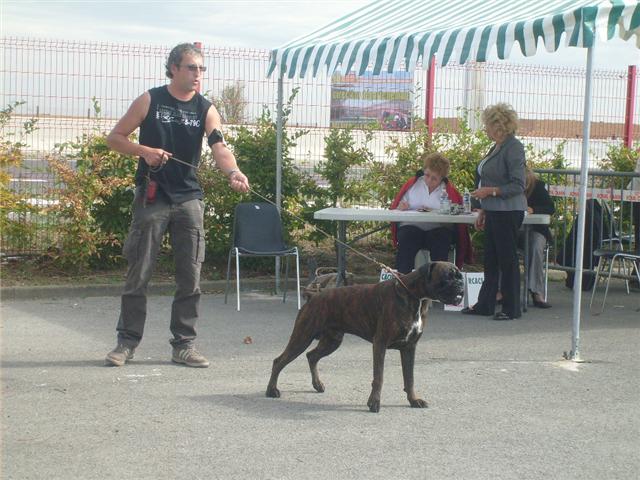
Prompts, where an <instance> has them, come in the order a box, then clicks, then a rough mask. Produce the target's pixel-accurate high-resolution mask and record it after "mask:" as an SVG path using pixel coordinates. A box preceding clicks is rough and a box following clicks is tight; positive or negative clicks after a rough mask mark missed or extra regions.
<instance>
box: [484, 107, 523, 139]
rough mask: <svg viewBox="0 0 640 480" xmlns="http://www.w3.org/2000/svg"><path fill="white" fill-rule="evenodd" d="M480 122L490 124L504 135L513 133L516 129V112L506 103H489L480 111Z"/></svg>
mask: <svg viewBox="0 0 640 480" xmlns="http://www.w3.org/2000/svg"><path fill="white" fill-rule="evenodd" d="M482 122H483V123H484V124H485V125H491V126H492V127H495V128H496V129H497V130H498V131H500V132H502V133H503V134H505V135H513V134H514V133H516V130H518V114H517V113H516V111H515V110H514V109H513V107H512V106H511V105H509V104H507V103H496V104H495V105H490V106H488V107H487V108H485V109H484V111H483V112H482Z"/></svg>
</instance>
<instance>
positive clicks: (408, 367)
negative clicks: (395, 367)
mask: <svg viewBox="0 0 640 480" xmlns="http://www.w3.org/2000/svg"><path fill="white" fill-rule="evenodd" d="M415 357H416V345H415V343H414V344H412V345H407V346H406V347H405V348H403V349H402V350H400V360H401V362H402V378H403V379H404V391H405V392H406V393H407V400H409V404H410V405H411V406H412V407H414V408H426V407H427V402H425V401H424V400H422V399H421V398H418V396H417V395H416V392H415V390H414V388H413V365H414V362H415Z"/></svg>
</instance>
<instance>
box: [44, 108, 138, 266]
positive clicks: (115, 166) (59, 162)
mask: <svg viewBox="0 0 640 480" xmlns="http://www.w3.org/2000/svg"><path fill="white" fill-rule="evenodd" d="M93 100H94V110H95V112H96V117H97V119H96V124H95V125H94V128H93V132H91V133H88V134H83V135H82V136H81V137H78V138H76V140H75V141H71V142H66V143H63V144H59V145H56V152H55V154H54V155H53V156H52V157H51V158H50V159H49V164H50V167H51V170H52V172H53V173H54V176H55V182H56V187H55V189H54V191H53V193H54V195H55V196H56V197H57V198H59V200H60V203H59V204H58V205H56V206H54V207H52V208H51V209H50V212H51V213H52V214H53V215H54V216H55V218H56V219H57V229H56V236H57V244H56V246H55V248H54V249H52V250H51V251H50V256H51V257H52V259H53V261H54V264H56V265H57V266H59V267H61V268H64V269H77V270H82V269H85V268H89V267H93V268H108V267H112V266H115V265H119V264H121V263H122V261H123V259H122V244H123V243H124V240H125V238H126V235H127V232H128V229H129V224H130V223H131V216H132V211H131V205H132V201H133V195H134V175H135V171H136V166H137V159H136V158H134V157H131V156H128V155H122V154H120V153H117V152H115V151H113V150H111V149H110V148H109V147H108V146H107V142H106V139H107V132H105V131H102V130H101V120H100V107H99V105H98V104H97V102H96V100H95V99H93ZM74 163H75V168H74V166H73V165H74Z"/></svg>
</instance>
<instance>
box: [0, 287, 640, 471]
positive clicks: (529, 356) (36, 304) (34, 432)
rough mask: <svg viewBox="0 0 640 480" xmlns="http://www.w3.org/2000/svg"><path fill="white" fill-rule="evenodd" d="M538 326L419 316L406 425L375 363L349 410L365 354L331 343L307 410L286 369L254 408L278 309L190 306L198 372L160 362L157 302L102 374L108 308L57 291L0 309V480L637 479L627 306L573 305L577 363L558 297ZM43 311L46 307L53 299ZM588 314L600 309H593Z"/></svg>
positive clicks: (303, 370)
mask: <svg viewBox="0 0 640 480" xmlns="http://www.w3.org/2000/svg"><path fill="white" fill-rule="evenodd" d="M551 287H552V288H551V295H550V302H551V303H552V304H553V308H551V309H549V310H539V309H531V310H530V311H529V312H528V313H526V314H525V315H524V316H523V317H522V318H521V319H518V320H515V321H512V322H496V321H493V320H491V319H488V318H484V317H469V316H464V315H461V314H459V313H455V312H445V311H443V309H442V307H441V306H440V305H438V304H435V305H434V306H433V307H432V309H431V311H430V314H429V319H428V322H429V323H428V325H427V327H426V329H425V334H424V335H423V337H422V340H421V341H420V343H419V345H418V351H417V356H416V367H415V377H416V387H417V391H418V392H419V393H420V394H422V395H423V396H424V398H425V399H426V400H427V401H428V402H429V408H427V409H413V408H410V407H409V406H408V402H407V400H406V397H405V395H404V392H403V391H402V375H401V367H400V358H399V354H398V353H397V352H396V351H389V352H388V354H387V357H386V364H385V379H384V380H385V382H384V386H383V390H382V407H381V411H380V413H378V414H373V413H370V412H369V411H368V409H367V407H366V401H367V397H368V395H369V391H370V383H371V378H372V358H371V354H372V349H371V345H370V344H369V343H367V342H365V341H363V340H361V339H358V338H355V337H350V336H347V337H345V341H344V342H343V345H342V346H341V347H340V349H339V350H338V351H337V352H335V353H334V354H333V355H331V356H329V357H327V358H325V359H323V360H322V361H321V362H320V374H321V377H322V379H323V381H324V383H325V386H326V392H325V393H322V394H319V393H316V392H315V391H314V390H313V388H312V386H311V380H310V375H309V371H308V366H307V361H306V358H305V357H304V356H300V357H299V358H298V359H296V360H295V361H294V362H293V363H291V364H290V365H289V366H288V367H287V368H285V370H284V371H283V372H282V374H281V376H280V383H279V387H280V390H281V392H282V398H280V399H271V398H266V397H265V395H264V392H265V388H266V385H267V380H268V377H269V374H270V369H271V362H272V360H273V358H275V357H276V356H277V355H279V354H280V353H281V351H282V349H283V347H284V345H285V344H286V342H287V340H288V338H289V335H290V333H291V328H292V325H293V322H294V319H295V315H296V304H295V301H293V300H294V299H290V300H288V301H287V303H285V304H283V303H282V301H281V299H280V298H279V297H275V296H270V295H267V294H261V293H256V292H250V293H247V294H244V295H243V303H242V311H241V312H236V311H235V304H234V302H233V301H231V302H230V304H229V305H225V304H224V303H223V297H222V296H221V295H218V294H207V295H204V296H203V298H202V312H201V314H202V319H201V321H200V323H199V329H198V331H199V338H198V343H197V345H198V347H199V349H200V350H201V351H202V352H203V353H205V354H206V355H207V356H208V358H209V359H210V360H211V367H210V368H208V369H193V368H188V367H184V366H178V365H175V364H172V363H171V362H170V355H171V350H170V345H169V343H168V339H169V330H168V323H169V314H170V308H171V297H170V296H168V295H160V296H152V297H150V299H149V308H148V321H147V326H146V332H145V338H144V340H143V342H142V344H141V345H140V346H139V348H138V350H137V351H136V356H135V358H134V360H133V361H131V362H130V363H129V364H127V365H126V366H124V367H121V368H116V367H105V366H103V359H104V356H105V354H106V353H107V352H108V351H109V350H110V349H111V348H112V347H113V346H114V345H115V324H116V320H117V316H118V311H119V303H120V300H119V298H118V297H117V296H95V297H93V296H87V295H86V292H83V291H82V290H76V291H74V290H68V289H67V290H66V291H64V295H63V294H62V293H60V292H61V291H59V295H56V294H55V291H53V290H52V291H51V292H50V293H52V295H51V296H50V297H49V298H34V299H22V300H19V299H13V300H12V299H6V298H4V299H3V301H2V304H1V307H0V313H1V314H2V326H1V338H2V355H1V361H2V364H1V373H2V457H1V459H2V471H1V472H0V476H1V477H2V478H4V479H48V480H51V479H87V480H88V479H116V478H130V479H174V478H176V479H177V478H180V479H186V478H188V479H306V478H313V479H325V478H326V479H390V478H391V479H520V480H522V479H551V478H553V479H575V478H580V479H581V480H587V479H594V480H602V479H617V480H618V479H634V480H635V479H637V478H638V472H640V395H639V394H640V388H639V386H640V368H639V366H638V354H637V353H638V348H639V344H640V335H639V332H640V313H638V311H637V310H636V309H637V308H638V307H640V294H639V293H638V291H637V290H636V291H635V292H632V293H631V295H627V294H626V292H625V290H624V284H623V283H622V282H620V281H613V284H612V288H611V291H610V293H609V298H608V299H607V306H606V309H605V313H604V314H602V315H598V316H595V315H591V314H590V313H589V311H588V298H587V297H585V298H584V307H583V315H582V330H581V343H580V345H581V356H582V358H583V360H584V363H576V362H570V361H566V360H563V358H562V354H563V352H564V351H566V350H569V349H570V348H571V319H572V313H571V312H572V298H573V297H572V292H571V291H570V290H567V289H566V288H565V287H564V285H563V284H561V283H559V282H553V283H552V284H551ZM56 296H57V297H58V298H55V297H56ZM600 298H601V297H600Z"/></svg>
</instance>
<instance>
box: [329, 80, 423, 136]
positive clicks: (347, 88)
mask: <svg viewBox="0 0 640 480" xmlns="http://www.w3.org/2000/svg"><path fill="white" fill-rule="evenodd" d="M413 91H414V87H413V74H412V73H410V72H394V73H381V74H380V75H372V74H371V73H370V72H365V73H364V74H363V75H355V74H348V75H340V74H335V75H333V76H332V77H331V119H330V124H331V127H339V128H350V127H355V128H361V127H373V128H378V129H382V130H396V131H403V130H411V120H412V113H413Z"/></svg>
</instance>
